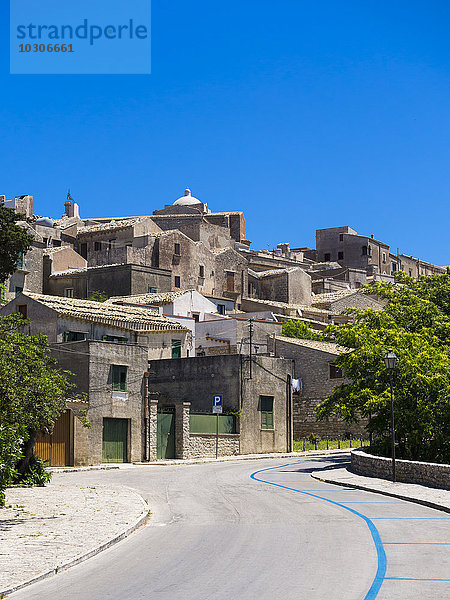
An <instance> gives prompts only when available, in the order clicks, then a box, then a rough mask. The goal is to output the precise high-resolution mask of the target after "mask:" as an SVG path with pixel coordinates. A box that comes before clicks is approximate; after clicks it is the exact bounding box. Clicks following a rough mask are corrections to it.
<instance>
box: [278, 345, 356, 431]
mask: <svg viewBox="0 0 450 600" xmlns="http://www.w3.org/2000/svg"><path fill="white" fill-rule="evenodd" d="M272 349H273V353H274V354H275V356H280V357H283V358H289V359H292V360H293V361H294V379H298V380H299V381H300V388H301V389H300V391H299V392H298V393H294V394H293V423H294V425H293V427H294V439H296V440H299V439H302V438H303V437H307V436H309V435H310V434H314V435H319V436H320V437H323V438H325V437H326V436H328V437H330V438H336V437H338V436H342V435H346V434H347V433H351V434H352V435H364V436H365V435H367V433H366V431H365V429H364V423H362V424H360V425H358V426H349V425H347V424H346V423H344V422H343V421H341V420H340V419H338V418H337V417H332V418H330V419H329V420H328V421H317V420H316V415H315V409H316V407H317V406H318V404H320V403H321V402H323V401H324V400H325V399H326V398H328V397H329V396H330V394H331V392H332V391H333V389H334V388H335V387H336V386H338V385H341V384H342V383H344V381H345V379H344V375H343V373H342V371H341V370H340V369H339V368H337V367H336V365H335V361H336V359H337V357H338V356H339V354H341V353H342V352H344V351H345V349H344V348H339V347H338V346H337V345H336V344H332V343H329V342H321V341H315V340H301V339H297V338H288V337H284V336H275V339H274V341H273V346H272Z"/></svg>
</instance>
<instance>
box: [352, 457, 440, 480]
mask: <svg viewBox="0 0 450 600" xmlns="http://www.w3.org/2000/svg"><path fill="white" fill-rule="evenodd" d="M351 456H352V471H354V472H355V473H357V474H358V475H368V476H369V477H380V478H381V479H392V459H390V458H384V457H381V456H373V455H371V454H367V452H363V451H361V450H353V451H352V453H351ZM395 471H396V479H397V481H402V482H403V483H419V484H421V485H429V486H432V487H437V488H443V489H446V490H448V489H450V465H440V464H437V463H425V462H416V461H412V460H396V461H395Z"/></svg>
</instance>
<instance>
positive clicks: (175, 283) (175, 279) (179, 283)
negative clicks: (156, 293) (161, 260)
mask: <svg viewBox="0 0 450 600" xmlns="http://www.w3.org/2000/svg"><path fill="white" fill-rule="evenodd" d="M173 285H174V286H175V287H178V288H179V287H181V281H180V276H179V275H175V277H174V284H173Z"/></svg>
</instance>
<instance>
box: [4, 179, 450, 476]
mask: <svg viewBox="0 0 450 600" xmlns="http://www.w3.org/2000/svg"><path fill="white" fill-rule="evenodd" d="M0 201H1V202H2V203H3V204H4V206H6V207H9V208H13V209H14V210H15V212H16V213H19V214H21V215H24V217H23V221H21V222H20V225H21V226H22V227H23V228H24V229H25V230H26V231H28V232H29V233H31V234H32V236H33V242H32V247H31V249H30V250H29V251H28V252H27V253H26V254H25V255H24V256H21V257H20V259H19V261H18V263H17V268H16V271H15V272H14V273H13V274H12V275H11V276H10V277H9V278H8V279H7V281H6V282H5V284H3V286H2V288H1V302H2V307H1V308H0V315H2V316H6V315H9V314H15V313H17V314H20V315H21V316H23V317H24V318H26V319H29V320H30V322H29V325H27V326H26V327H25V328H26V332H27V333H29V334H31V335H35V334H38V333H44V334H45V335H46V336H47V339H48V342H49V344H50V347H51V351H52V354H53V356H54V357H55V358H56V359H57V361H58V365H59V366H60V367H61V368H62V369H66V370H68V371H70V372H71V373H72V376H71V377H72V379H73V381H74V382H75V384H76V394H74V399H73V400H69V401H68V410H67V411H66V412H65V413H64V414H63V415H61V416H60V417H59V419H58V421H57V422H56V423H55V426H54V428H53V431H52V432H51V433H46V434H44V433H42V434H41V435H40V437H39V439H38V441H37V444H36V454H37V455H38V456H40V457H42V458H43V459H45V460H47V461H48V462H49V464H50V465H52V466H77V465H93V464H100V463H114V462H117V463H126V462H135V463H139V462H145V461H154V460H157V459H171V458H178V459H188V458H191V459H192V458H203V457H213V456H215V455H216V453H217V455H219V456H228V455H239V454H253V453H273V452H279V453H281V452H290V451H292V449H293V440H299V439H302V438H304V437H306V436H310V435H311V434H313V435H317V436H322V437H325V436H330V437H335V438H336V437H339V436H344V435H354V436H357V435H363V434H364V433H365V431H364V424H365V423H364V422H363V421H362V422H361V423H360V424H358V425H357V426H351V427H350V426H348V425H347V424H345V423H344V422H343V421H340V420H339V419H338V418H337V417H330V419H328V420H326V421H317V419H316V416H315V408H316V407H317V405H318V404H319V403H321V402H322V401H323V400H324V399H326V398H327V397H328V396H329V395H330V394H331V392H332V390H333V389H334V388H335V387H336V386H337V385H340V384H341V383H342V382H343V381H344V376H345V374H344V373H343V372H342V370H341V369H340V368H338V367H337V366H336V365H335V360H336V358H337V356H338V355H339V354H340V352H341V351H342V349H341V348H339V347H338V346H337V345H336V344H334V343H331V342H325V341H318V340H309V339H298V338H291V337H286V336H284V335H283V331H282V328H283V323H285V322H287V321H296V322H301V323H304V324H307V325H308V326H309V327H310V328H311V329H312V330H314V331H317V332H321V331H324V330H325V329H326V328H327V327H328V325H330V324H341V323H345V322H347V321H348V320H349V319H351V316H349V315H348V314H347V313H346V309H348V308H360V309H365V308H373V309H375V310H376V309H381V308H382V307H383V301H382V300H381V299H380V298H377V297H375V296H371V295H368V294H367V293H364V291H363V289H362V286H365V285H366V284H370V283H374V282H377V281H386V282H393V281H394V276H395V274H396V273H397V272H399V271H404V272H405V273H406V274H407V275H409V276H410V277H411V278H413V279H418V278H419V277H420V276H422V275H437V274H444V273H446V272H447V269H446V268H445V267H440V266H437V265H433V264H431V263H429V262H426V261H425V260H423V259H422V258H415V257H412V256H408V255H406V254H401V253H399V252H398V251H397V252H396V253H395V252H392V251H391V246H390V245H389V244H388V243H386V242H384V241H380V240H378V239H377V238H376V237H375V236H374V234H370V235H360V234H358V233H357V232H356V231H355V230H354V229H352V228H351V227H350V226H342V227H331V228H327V229H318V230H316V247H315V248H308V247H295V248H294V247H292V246H291V244H290V243H289V242H281V243H279V244H278V245H277V247H276V248H274V249H273V250H258V249H254V248H252V244H251V242H250V241H249V240H248V239H247V237H246V222H245V217H244V214H243V212H242V211H239V210H235V211H229V212H213V210H211V209H210V208H209V206H208V204H207V203H206V201H203V200H199V199H197V198H196V197H195V196H193V195H192V193H191V191H190V189H188V188H187V189H186V190H185V191H184V194H183V195H182V196H181V197H180V198H178V199H176V200H174V201H173V202H172V201H170V199H169V203H167V204H165V205H164V207H162V208H161V207H156V208H155V210H153V212H152V214H149V215H140V216H123V217H114V218H105V217H98V218H96V217H89V218H87V217H83V216H81V215H82V214H83V212H85V211H87V207H83V205H81V206H79V205H78V204H77V202H75V201H74V200H73V199H72V197H71V195H70V192H69V193H68V194H67V200H66V202H65V203H64V214H63V215H62V216H61V217H57V218H50V217H42V216H38V215H37V214H36V213H35V207H34V206H33V197H32V196H30V195H23V196H20V197H17V198H13V199H10V200H8V199H6V197H5V196H0ZM208 201H209V199H208ZM211 204H213V201H212V202H211ZM36 208H37V210H39V209H38V207H36ZM91 210H92V208H91V209H90V211H91ZM213 396H220V397H221V399H222V400H223V406H222V407H221V408H222V410H223V412H222V414H220V415H219V417H216V416H215V415H214V414H212V402H213ZM86 418H87V419H88V421H89V424H90V427H88V428H87V427H85V426H84V420H85V419H86ZM216 424H217V429H218V442H217V447H216Z"/></svg>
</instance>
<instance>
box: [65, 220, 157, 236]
mask: <svg viewBox="0 0 450 600" xmlns="http://www.w3.org/2000/svg"><path fill="white" fill-rule="evenodd" d="M149 218H150V217H131V218H130V217H117V218H115V219H114V218H112V219H111V220H109V221H107V222H106V223H93V224H92V225H85V226H84V227H79V228H78V230H77V233H78V234H79V235H83V234H85V233H95V232H96V231H109V230H116V229H126V228H128V227H133V225H136V224H137V223H140V222H141V221H144V220H145V219H149Z"/></svg>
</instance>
